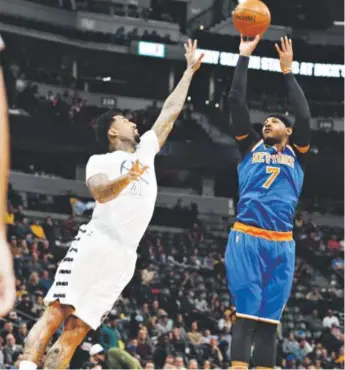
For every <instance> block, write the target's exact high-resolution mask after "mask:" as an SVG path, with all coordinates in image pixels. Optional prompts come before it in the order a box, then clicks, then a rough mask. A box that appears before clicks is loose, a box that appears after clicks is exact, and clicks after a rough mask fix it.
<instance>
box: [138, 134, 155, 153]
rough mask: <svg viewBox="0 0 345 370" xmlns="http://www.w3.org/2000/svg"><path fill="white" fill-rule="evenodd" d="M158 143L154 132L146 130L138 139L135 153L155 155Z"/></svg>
mask: <svg viewBox="0 0 345 370" xmlns="http://www.w3.org/2000/svg"><path fill="white" fill-rule="evenodd" d="M159 149H160V147H159V141H158V137H157V134H156V133H155V131H154V130H148V131H146V132H145V133H144V134H143V135H141V137H140V143H139V144H138V146H137V148H136V151H139V152H144V153H146V154H152V155H156V154H157V153H158V152H159Z"/></svg>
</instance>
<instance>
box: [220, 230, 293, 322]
mask: <svg viewBox="0 0 345 370" xmlns="http://www.w3.org/2000/svg"><path fill="white" fill-rule="evenodd" d="M235 225H236V224H235ZM249 228H251V227H250V226H249ZM252 229H255V228H252ZM253 234H254V233H251V234H248V233H246V232H243V231H238V230H234V229H233V230H232V231H231V232H230V234H229V239H228V244H227V247H226V252H225V267H226V275H227V281H228V287H229V291H230V294H231V297H232V300H233V303H234V305H235V306H236V312H237V314H236V315H237V317H244V318H249V319H254V320H258V321H266V322H271V323H273V324H278V323H279V321H280V318H281V315H282V311H283V309H284V306H285V304H286V302H287V301H288V299H289V295H290V292H291V287H292V283H293V277H294V269H295V242H294V240H293V239H292V237H291V240H284V241H277V240H270V239H268V238H265V237H262V236H256V235H253Z"/></svg>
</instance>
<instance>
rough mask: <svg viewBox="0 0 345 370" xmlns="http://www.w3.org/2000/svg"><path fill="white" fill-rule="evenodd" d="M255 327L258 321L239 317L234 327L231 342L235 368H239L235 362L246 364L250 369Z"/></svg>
mask: <svg viewBox="0 0 345 370" xmlns="http://www.w3.org/2000/svg"><path fill="white" fill-rule="evenodd" d="M255 326H256V321H254V320H250V319H244V318H242V317H238V318H237V320H236V323H235V324H234V325H233V327H232V341H231V361H232V366H233V367H237V365H236V364H234V362H235V363H246V364H247V367H248V363H249V361H250V357H251V347H252V338H253V333H254V329H255ZM238 367H240V365H238Z"/></svg>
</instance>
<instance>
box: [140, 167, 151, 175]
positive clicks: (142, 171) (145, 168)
mask: <svg viewBox="0 0 345 370" xmlns="http://www.w3.org/2000/svg"><path fill="white" fill-rule="evenodd" d="M148 168H149V166H144V167H143V168H142V169H141V170H140V174H141V175H142V174H143V173H144V172H145V171H146V170H147V169H148Z"/></svg>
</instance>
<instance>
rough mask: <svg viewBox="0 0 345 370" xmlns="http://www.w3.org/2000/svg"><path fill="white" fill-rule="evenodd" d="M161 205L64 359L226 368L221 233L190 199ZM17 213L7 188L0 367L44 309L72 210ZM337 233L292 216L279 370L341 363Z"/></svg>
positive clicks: (9, 362)
mask: <svg viewBox="0 0 345 370" xmlns="http://www.w3.org/2000/svg"><path fill="white" fill-rule="evenodd" d="M29 208H30V207H29ZM168 211H169V212H170V213H167V212H165V213H163V214H162V215H163V216H160V217H158V218H159V219H160V221H161V222H160V225H162V224H164V225H165V226H163V227H160V228H158V229H157V227H155V226H154V225H156V224H157V223H156V222H155V218H154V219H153V222H152V227H151V228H149V230H148V231H147V233H146V234H145V236H144V238H143V240H142V242H141V244H140V247H139V249H138V255H139V259H138V263H137V270H136V273H135V276H134V277H133V280H132V282H131V283H130V284H129V285H128V286H127V288H126V289H125V291H124V292H123V294H122V295H121V297H120V299H119V300H118V302H117V303H116V305H115V306H114V308H113V310H112V311H111V312H110V314H109V316H108V317H107V318H106V320H105V321H104V323H103V324H102V326H101V327H100V328H99V329H98V330H96V331H94V332H90V333H89V335H88V336H87V338H86V339H85V341H84V342H83V343H82V344H81V346H80V347H78V350H77V352H76V354H75V356H74V357H73V360H72V363H71V368H86V369H102V368H140V367H142V368H147V369H153V368H164V369H184V368H188V369H198V368H204V369H211V368H213V369H221V368H229V366H230V365H229V364H230V360H231V351H230V346H231V327H232V325H233V319H234V316H233V308H232V306H231V301H230V298H229V295H228V292H227V287H226V278H225V273H224V263H223V253H224V248H225V245H226V240H225V238H224V237H216V236H215V235H213V233H212V230H210V229H209V228H208V227H207V225H205V224H203V223H202V222H201V221H200V218H199V217H198V210H197V207H196V205H194V206H192V207H190V208H185V207H182V208H181V205H180V203H179V204H177V205H176V206H175V208H174V209H170V210H168ZM70 212H73V207H72V208H70ZM178 212H179V213H178ZM27 213H30V209H25V208H24V207H23V201H22V197H21V195H20V194H19V193H18V192H16V191H15V190H14V189H13V188H11V189H10V191H9V208H8V213H7V215H6V222H7V225H8V238H9V242H10V246H11V250H12V253H13V258H14V268H15V273H16V277H17V280H16V286H17V302H16V307H15V310H13V311H11V312H10V314H9V315H8V316H7V317H5V318H4V319H2V320H0V368H13V369H15V368H18V365H19V363H20V360H21V358H22V351H23V345H24V339H25V336H26V335H27V332H28V330H29V329H30V327H31V326H32V325H33V323H34V322H35V320H36V319H37V318H38V317H40V315H41V314H42V312H43V310H44V305H43V296H44V295H45V294H46V293H47V291H48V289H49V287H50V286H51V285H52V279H53V277H54V272H55V270H56V268H57V266H58V263H59V261H60V260H61V259H62V258H63V256H64V255H65V253H66V251H67V249H66V248H67V247H68V246H69V244H70V241H71V240H72V239H73V237H74V236H75V234H76V233H77V230H78V226H79V223H80V222H79V221H77V219H76V218H75V216H73V215H72V216H70V217H69V218H67V219H65V220H64V221H58V220H53V219H52V218H51V217H49V216H48V217H46V216H44V215H43V214H42V216H41V217H38V218H33V217H29V216H27ZM182 215H184V217H182ZM43 217H45V218H43ZM162 217H163V219H162ZM164 217H165V218H164ZM158 218H156V219H158ZM172 220H175V223H174V225H173V226H174V227H175V229H171V228H169V224H170V222H171V221H172ZM176 220H179V221H177V222H176ZM171 226H172V225H171ZM176 227H177V228H180V229H176ZM174 230H175V231H174ZM343 233H344V231H343V229H341V228H338V229H337V228H327V227H318V226H317V225H315V224H314V223H313V222H311V221H307V220H305V219H304V218H303V217H302V216H301V215H300V214H297V216H296V219H295V228H294V235H295V240H296V242H297V255H298V257H297V260H296V273H295V278H294V287H293V291H292V293H291V297H290V301H289V304H288V305H287V307H286V308H285V310H284V315H283V319H282V323H281V325H280V326H279V330H278V333H277V340H278V348H279V351H278V358H277V365H278V366H279V367H281V368H283V369H290V368H299V369H332V368H343V367H344V332H343V329H342V326H343V323H344V313H343V299H344V289H343V278H344V258H343V250H344V240H343V238H344V235H343ZM320 259H321V260H322V263H321V264H320ZM90 304H91V302H90ZM53 339H56V336H55V337H54V338H53ZM254 345H255V344H254Z"/></svg>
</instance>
